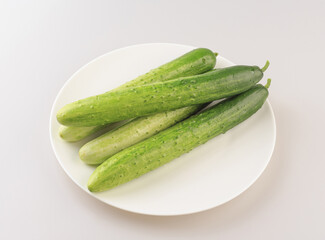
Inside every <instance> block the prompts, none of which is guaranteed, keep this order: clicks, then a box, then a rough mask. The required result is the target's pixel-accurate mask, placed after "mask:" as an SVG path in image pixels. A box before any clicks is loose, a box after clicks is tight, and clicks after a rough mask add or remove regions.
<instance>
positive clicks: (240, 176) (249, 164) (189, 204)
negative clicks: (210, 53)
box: [50, 43, 276, 215]
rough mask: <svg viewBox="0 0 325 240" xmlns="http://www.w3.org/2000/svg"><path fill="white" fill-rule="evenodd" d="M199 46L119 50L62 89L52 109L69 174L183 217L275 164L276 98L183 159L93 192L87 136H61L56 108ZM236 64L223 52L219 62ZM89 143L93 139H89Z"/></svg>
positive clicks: (126, 201) (119, 197) (125, 204)
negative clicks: (84, 149)
mask: <svg viewBox="0 0 325 240" xmlns="http://www.w3.org/2000/svg"><path fill="white" fill-rule="evenodd" d="M193 48H194V47H191V46H185V45H178V44H167V43H153V44H142V45H134V46H130V47H126V48H122V49H118V50H115V51H112V52H110V53H107V54H105V55H103V56H100V57H98V58H96V59H95V60H93V61H91V62H90V63H88V64H86V65H85V66H84V67H82V68H81V69H80V70H78V71H77V72H76V73H75V74H74V75H73V76H72V77H71V78H70V79H69V80H68V81H67V82H66V83H65V85H64V86H63V87H62V89H61V90H60V92H59V94H58V95H57V97H56V100H55V102H54V104H53V107H52V112H51V117H50V138H51V143H52V147H53V150H54V152H55V155H56V157H57V159H58V161H59V163H60V164H61V166H62V168H63V169H64V171H65V172H66V173H67V174H68V175H69V177H70V178H71V179H72V180H73V181H74V182H75V183H76V184H77V185H78V186H79V187H80V188H82V189H83V190H85V191H86V192H87V193H89V194H90V195H92V196H93V197H95V198H97V199H99V200H101V201H102V202H105V203H107V204H109V205H111V206H114V207H117V208H120V209H124V210H127V211H131V212H135V213H141V214H148V215H182V214H190V213H195V212H200V211H203V210H207V209H210V208H213V207H216V206H218V205H221V204H223V203H225V202H227V201H229V200H231V199H233V198H235V197H236V196H238V195H239V194H241V193H242V192H243V191H245V190H246V189H247V188H248V187H249V186H251V185H252V184H253V183H254V182H255V181H256V179H257V178H258V177H259V176H260V175H261V173H262V172H263V171H264V169H265V167H266V166H267V164H268V162H269V160H270V158H271V155H272V152H273V148H274V145H275V138H276V136H275V133H276V131H275V128H276V126H275V118H274V114H273V111H272V108H271V105H270V103H269V102H268V101H267V102H266V103H265V104H264V106H263V107H262V108H261V109H260V110H259V111H258V112H257V113H256V114H255V115H254V116H252V117H251V118H249V119H248V120H246V121H245V122H243V123H241V124H240V125H238V126H236V127H235V128H233V129H231V130H229V131H228V132H227V133H226V134H223V135H220V136H218V137H216V138H214V139H212V140H210V141H209V142H207V143H206V144H204V145H201V146H199V147H198V148H196V149H194V150H192V151H191V152H190V153H187V154H185V155H183V156H181V157H180V158H177V159H175V160H173V161H172V162H170V163H168V164H166V165H164V166H162V167H160V168H158V169H156V170H154V171H152V172H150V173H148V174H146V175H144V176H141V177H140V178H138V179H135V180H133V181H131V182H129V183H126V184H124V185H121V186H119V187H117V188H115V189H112V190H109V191H106V192H103V193H95V194H94V193H91V192H89V191H88V189H87V180H88V177H89V176H90V175H91V173H92V172H93V171H94V169H95V168H94V167H91V166H88V165H86V164H84V163H83V162H82V161H81V160H80V159H79V157H78V150H79V148H80V147H81V146H82V145H83V144H84V143H85V142H86V141H87V140H85V141H82V142H79V143H67V142H64V141H63V140H61V139H60V137H59V135H58V129H59V124H58V123H57V121H56V118H55V114H56V112H57V111H58V110H59V109H60V108H61V107H62V106H64V105H65V104H67V103H69V102H72V101H75V100H78V99H81V98H85V97H88V96H91V95H96V94H100V93H103V92H106V91H108V90H110V89H113V88H115V87H117V86H119V85H121V84H122V83H125V82H127V81H129V80H131V79H133V78H135V77H137V76H139V75H141V74H143V73H146V72H147V71H149V70H150V69H153V68H155V67H157V66H159V65H161V64H163V63H165V62H168V61H170V60H172V59H174V58H176V57H179V56H180V55H182V54H184V53H186V52H188V51H190V50H192V49H193ZM230 65H233V64H232V63H231V62H230V61H228V60H226V59H225V58H223V57H221V56H218V58H217V66H216V67H226V66H230ZM88 140H89V139H88Z"/></svg>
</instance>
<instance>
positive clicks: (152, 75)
mask: <svg viewBox="0 0 325 240" xmlns="http://www.w3.org/2000/svg"><path fill="white" fill-rule="evenodd" d="M216 55H217V54H215V53H213V52H212V51H210V50H209V49H206V48H197V49H194V50H192V51H190V52H188V53H186V54H184V55H182V56H180V57H178V58H176V59H175V60H172V61H170V62H168V63H166V64H164V65H162V66H160V67H158V68H155V69H152V70H151V71H149V72H148V73H146V74H143V75H141V76H139V77H137V78H135V79H133V80H131V81H129V82H127V83H125V84H123V85H121V86H119V87H118V88H116V89H123V88H127V87H131V86H140V85H144V84H150V83H154V82H163V81H167V80H170V79H173V78H177V77H184V76H191V75H196V74H200V73H204V72H207V71H209V70H211V69H213V68H214V66H215V64H216ZM116 89H114V90H116ZM114 90H113V91H114ZM103 128H105V126H103V127H101V126H89V127H85V128H83V127H70V126H65V127H61V128H60V132H59V135H60V136H61V138H62V139H64V140H66V141H69V142H76V141H80V140H82V139H84V138H86V137H88V136H89V135H91V134H93V133H95V132H98V131H100V130H101V129H103Z"/></svg>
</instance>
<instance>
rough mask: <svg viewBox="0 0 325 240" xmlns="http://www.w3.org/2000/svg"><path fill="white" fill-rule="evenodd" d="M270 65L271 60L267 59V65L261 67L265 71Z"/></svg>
mask: <svg viewBox="0 0 325 240" xmlns="http://www.w3.org/2000/svg"><path fill="white" fill-rule="evenodd" d="M269 66H270V62H269V60H266V63H265V65H264V67H262V68H261V70H262V72H265V71H266V69H267V68H268V67H269Z"/></svg>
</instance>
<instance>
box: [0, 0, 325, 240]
mask: <svg viewBox="0 0 325 240" xmlns="http://www.w3.org/2000/svg"><path fill="white" fill-rule="evenodd" d="M324 12H325V1H323V0H319V1H316V0H312V1H298V0H296V1H285V0H283V1H257V0H255V1H253V0H246V1H204V0H200V1H189V0H188V1H177V0H176V1H149V0H148V1H131V0H130V1H21V2H18V1H1V2H0V81H1V84H0V89H1V93H0V113H1V117H0V124H1V125H0V126H1V135H0V146H1V152H0V156H1V159H0V169H1V173H0V185H1V189H0V239H142V240H144V239H198V238H200V239H217V237H219V238H220V239H224V240H227V239H265V240H267V239H325V228H324V222H325V184H324V183H325V176H324V175H325V174H324V172H325V154H324V149H325V141H324V134H325V127H324V123H325V103H324V101H325V97H324V91H325V84H324V81H325V77H324V59H325V48H324V43H325V30H324V29H325V26H324V22H325V14H324ZM148 42H173V43H180V44H188V45H193V46H198V47H207V48H210V49H213V50H214V51H217V52H219V53H220V54H221V55H222V56H224V57H226V58H228V59H229V60H231V61H233V62H235V63H238V64H257V65H263V64H264V62H265V60H266V59H269V60H270V62H271V66H270V68H269V70H268V71H267V73H266V75H267V76H268V77H271V78H272V80H273V82H272V85H271V88H270V97H269V99H270V102H271V104H272V106H273V109H274V112H275V115H276V121H277V143H276V147H275V152H274V154H273V157H272V159H271V162H270V164H269V166H268V167H267V169H266V171H265V172H264V173H263V175H262V176H261V177H260V178H259V179H258V181H257V182H256V183H255V184H254V185H253V186H252V187H250V188H249V189H248V190H247V191H246V192H244V193H243V194H241V195H240V196H239V197H237V198H236V199H234V200H232V201H231V202H229V203H227V204H225V205H222V206H220V207H217V208H214V209H212V210H209V211H205V212H202V213H198V214H193V215H188V216H179V217H152V216H144V215H137V214H132V213H128V212H125V211H122V210H118V209H115V208H113V207H110V206H108V205H105V204H103V203H101V202H99V201H98V200H96V199H94V198H92V197H91V196H89V195H88V194H86V193H85V192H83V191H82V190H81V189H79V187H77V186H76V185H75V184H74V183H73V182H72V181H71V180H70V179H69V178H68V176H67V175H66V174H65V173H64V171H63V170H62V169H61V167H60V166H59V164H58V162H57V160H56V159H55V157H54V154H53V151H52V149H51V146H50V140H49V130H48V127H49V126H48V124H49V116H50V110H51V106H52V104H53V101H54V99H55V96H56V94H57V93H58V91H59V89H60V88H61V87H62V85H63V84H64V82H65V81H66V80H67V79H68V78H69V77H70V76H71V75H72V74H73V73H74V72H75V71H76V70H77V69H78V68H80V67H81V66H83V65H84V64H86V63H87V62H89V61H90V60H92V59H93V58H95V57H97V56H99V55H102V54H103V53H106V52H109V51H111V50H113V49H116V48H120V47H124V46H128V45H133V44H138V43H148Z"/></svg>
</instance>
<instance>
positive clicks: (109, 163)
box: [88, 83, 269, 192]
mask: <svg viewBox="0 0 325 240" xmlns="http://www.w3.org/2000/svg"><path fill="white" fill-rule="evenodd" d="M268 85H269V83H268ZM268 85H267V86H268ZM267 96H268V90H267V88H265V87H264V86H262V85H259V84H258V85H256V86H254V87H252V88H251V89H249V90H248V91H246V92H244V93H241V94H240V95H237V96H235V97H232V98H230V99H227V100H224V101H222V102H220V103H219V104H217V105H215V106H213V107H211V108H210V109H208V110H206V111H204V112H202V113H200V114H198V115H194V116H192V117H190V118H188V119H186V120H184V121H182V122H180V123H178V124H176V125H174V126H173V127H170V128H168V129H166V130H164V131H162V132H160V133H158V134H156V135H154V136H152V137H150V138H148V139H146V140H144V141H142V142H140V143H137V144H135V145H133V146H131V147H129V148H126V149H124V150H122V151H121V152H119V153H117V154H115V155H114V156H112V157H110V158H108V159H107V160H106V161H105V162H104V163H102V164H101V165H99V166H98V167H97V168H96V170H95V171H94V172H93V174H92V175H91V176H90V178H89V180H88V189H89V190H90V191H91V192H100V191H105V190H109V189H111V188H114V187H116V186H118V185H120V184H123V183H126V182H128V181H131V180H133V179H135V178H137V177H139V176H141V175H143V174H145V173H147V172H149V171H151V170H154V169H156V168H158V167H160V166H162V165H164V164H165V163H168V162H170V161H171V160H173V159H175V158H177V157H179V156H181V155H183V154H184V153H187V152H189V151H191V150H192V149H194V148H195V147H197V146H199V145H201V144H203V143H205V142H207V141H208V140H210V139H211V138H213V137H215V136H217V135H219V134H222V133H225V132H227V131H228V130H229V129H231V128H233V127H235V126H236V125H238V124H240V123H241V122H243V121H245V120H246V119H248V118H249V117H250V116H252V115H253V114H254V113H255V112H257V111H258V110H259V109H260V108H261V107H262V106H263V104H264V102H265V100H266V98H267Z"/></svg>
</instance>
